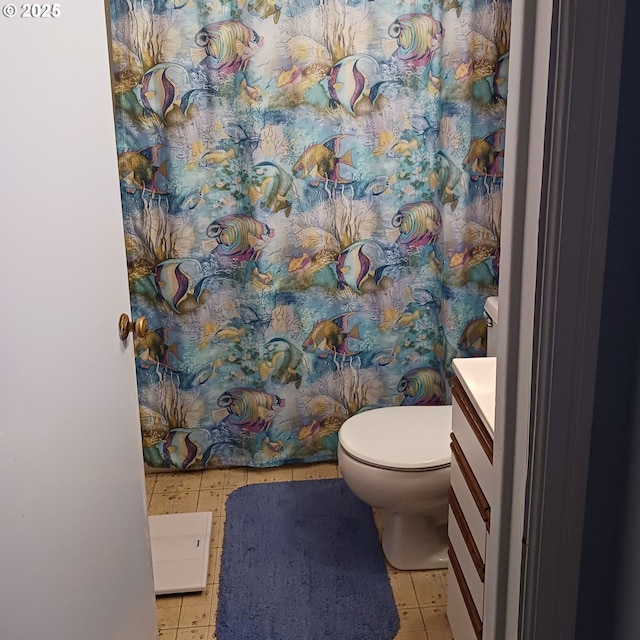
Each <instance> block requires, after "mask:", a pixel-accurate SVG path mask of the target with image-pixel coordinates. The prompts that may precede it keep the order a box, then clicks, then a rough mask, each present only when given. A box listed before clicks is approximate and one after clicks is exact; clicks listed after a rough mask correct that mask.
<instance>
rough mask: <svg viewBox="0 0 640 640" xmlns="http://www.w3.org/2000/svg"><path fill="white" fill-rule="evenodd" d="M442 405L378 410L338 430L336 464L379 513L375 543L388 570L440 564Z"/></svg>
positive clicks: (446, 462) (443, 547) (447, 429)
mask: <svg viewBox="0 0 640 640" xmlns="http://www.w3.org/2000/svg"><path fill="white" fill-rule="evenodd" d="M451 416H452V409H451V407H450V406H428V407H426V406H425V407H419V406H417V407H410V406H401V407H385V408H381V409H372V410H370V411H365V412H363V413H359V414H356V415H355V416H352V417H351V418H349V419H348V420H346V421H345V423H344V424H343V425H342V427H341V428H340V431H339V432H338V465H339V467H340V471H341V473H342V477H343V478H344V480H345V482H346V483H347V485H348V486H349V488H350V489H351V491H353V493H354V494H355V495H356V496H358V497H359V498H360V499H361V500H362V501H363V502H366V503H367V504H369V505H371V506H372V507H378V508H380V509H382V510H383V512H384V525H383V532H382V548H383V551H384V554H385V556H386V558H387V560H388V561H389V564H391V565H392V566H394V567H395V568H396V569H404V570H419V569H440V568H444V567H446V566H447V564H448V563H447V491H448V488H449V477H450V466H451V450H450V448H449V445H450V434H451Z"/></svg>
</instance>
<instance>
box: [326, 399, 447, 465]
mask: <svg viewBox="0 0 640 640" xmlns="http://www.w3.org/2000/svg"><path fill="white" fill-rule="evenodd" d="M450 434H451V406H443V407H385V408H382V409H372V410H370V411H363V412H362V413H358V414H356V415H355V416H352V417H351V418H349V419H348V420H347V421H346V422H345V423H344V424H343V425H342V427H341V428H340V431H339V432H338V440H339V442H340V445H341V446H342V448H343V449H344V450H345V451H346V453H348V454H349V455H350V456H351V457H352V458H356V459H357V460H360V461H361V462H364V463H367V464H371V465H375V466H377V467H383V468H385V469H400V470H407V471H409V470H412V471H415V470H425V469H433V468H435V467H442V466H446V465H448V464H450V463H451V449H450V441H451V440H450Z"/></svg>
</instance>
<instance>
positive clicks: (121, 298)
mask: <svg viewBox="0 0 640 640" xmlns="http://www.w3.org/2000/svg"><path fill="white" fill-rule="evenodd" d="M2 6H3V7H4V9H3V11H2V15H0V61H1V62H0V80H1V81H2V82H1V85H2V87H3V95H4V98H3V100H2V102H1V103H0V104H1V106H0V141H1V142H0V148H1V154H0V158H1V159H0V224H1V228H2V232H1V233H0V239H1V240H0V242H1V249H0V273H2V274H3V275H2V277H1V278H0V282H1V284H0V353H1V354H2V355H1V356H0V374H1V375H0V567H1V569H0V620H2V631H1V632H0V635H1V636H2V637H3V638H7V639H8V640H9V639H10V640H33V639H34V638H48V639H50V640H86V639H88V638H91V640H102V639H104V640H106V639H107V638H109V639H110V640H151V639H152V638H155V637H156V622H155V603H154V595H153V578H152V570H151V552H150V546H149V541H148V529H147V519H146V508H145V498H144V477H143V466H142V455H141V446H140V427H139V421H138V408H137V397H136V385H135V371H134V363H133V354H132V348H133V347H132V344H131V338H129V340H128V342H127V343H122V342H121V341H120V338H119V336H118V330H117V323H118V317H119V315H120V313H122V312H123V311H128V310H129V297H128V288H127V276H126V262H125V253H124V246H123V234H122V219H121V210H120V199H119V183H118V175H117V164H116V150H115V136H114V126H113V115H112V106H111V93H110V84H109V82H110V80H109V79H110V75H109V67H108V52H107V36H106V20H105V9H104V4H103V2H102V1H101V0H66V1H65V2H63V3H61V4H60V5H44V4H42V5H20V4H18V5H17V6H16V7H15V9H16V11H17V14H16V15H15V16H12V15H11V14H12V9H11V8H9V9H7V7H11V6H12V5H8V4H3V5H2ZM23 13H26V15H25V16H24V17H21V15H22V14H23ZM45 14H46V15H45ZM54 14H56V15H54ZM27 16H29V17H27ZM37 16H40V17H37Z"/></svg>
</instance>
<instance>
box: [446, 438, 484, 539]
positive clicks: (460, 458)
mask: <svg viewBox="0 0 640 640" xmlns="http://www.w3.org/2000/svg"><path fill="white" fill-rule="evenodd" d="M451 453H452V454H453V457H454V458H455V460H456V462H457V463H458V466H459V467H460V472H461V473H462V477H463V478H464V479H465V482H466V483H467V486H468V487H469V492H470V493H471V497H472V498H473V501H474V502H475V503H476V507H478V511H479V512H480V517H481V518H482V520H483V521H484V522H485V524H486V525H487V531H490V530H491V506H490V505H489V501H488V500H487V498H486V497H485V495H484V491H482V487H481V486H480V484H479V483H478V480H477V479H476V477H475V475H473V470H472V469H471V465H470V464H469V462H468V461H467V458H466V457H465V455H464V453H463V451H462V447H461V446H460V443H459V442H458V440H457V439H456V436H455V434H453V433H452V434H451Z"/></svg>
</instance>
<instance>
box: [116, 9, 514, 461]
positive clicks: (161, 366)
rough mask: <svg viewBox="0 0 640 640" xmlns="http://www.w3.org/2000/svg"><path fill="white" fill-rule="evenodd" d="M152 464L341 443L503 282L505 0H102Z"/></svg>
mask: <svg viewBox="0 0 640 640" xmlns="http://www.w3.org/2000/svg"><path fill="white" fill-rule="evenodd" d="M110 12H111V35H112V54H113V55H112V58H113V76H114V77H113V89H114V101H115V111H116V135H117V144H118V154H119V155H118V172H119V177H120V182H121V194H122V208H123V217H124V228H125V241H126V249H127V259H128V268H129V280H130V291H131V300H132V307H133V312H134V314H135V315H145V316H146V317H147V318H148V320H149V324H150V328H151V330H150V332H149V333H148V334H147V336H146V337H145V338H142V339H136V341H135V356H136V367H137V374H138V387H139V389H138V391H139V399H140V416H141V424H142V444H143V450H144V457H145V461H146V462H147V464H149V465H151V466H153V467H164V468H173V469H186V468H201V467H205V466H234V465H247V466H257V467H260V466H274V465H279V464H283V463H288V462H303V461H304V462H311V461H318V460H325V459H332V458H334V457H335V452H336V446H337V432H338V429H339V427H340V425H341V424H342V423H343V422H344V420H346V419H347V418H348V417H349V416H352V415H354V414H356V413H358V412H361V411H366V410H368V409H371V408H374V407H381V406H390V405H414V406H415V405H432V404H443V403H447V402H449V401H450V393H449V386H448V379H449V378H450V376H451V360H452V358H454V357H474V356H481V355H484V354H485V353H486V325H485V324H484V322H483V321H482V312H483V305H484V301H485V299H486V298H487V297H488V296H490V295H496V294H497V282H498V273H499V264H500V213H501V201H502V198H501V194H502V180H503V173H504V131H505V111H506V98H507V84H508V64H509V29H510V4H509V2H508V1H506V0H425V1H424V2H420V3H418V2H411V1H409V0H295V1H294V0H281V1H278V2H274V1H273V0H144V1H143V0H111V7H110Z"/></svg>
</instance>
